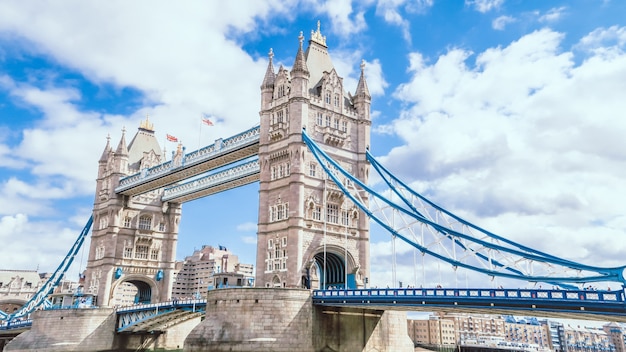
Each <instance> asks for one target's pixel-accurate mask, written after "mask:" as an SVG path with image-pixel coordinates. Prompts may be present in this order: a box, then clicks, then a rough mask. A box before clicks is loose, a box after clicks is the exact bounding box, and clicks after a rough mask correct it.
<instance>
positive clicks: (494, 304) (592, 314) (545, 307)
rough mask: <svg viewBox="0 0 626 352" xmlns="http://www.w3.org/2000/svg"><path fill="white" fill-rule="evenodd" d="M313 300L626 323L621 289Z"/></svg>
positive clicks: (138, 309) (135, 309) (185, 312)
mask: <svg viewBox="0 0 626 352" xmlns="http://www.w3.org/2000/svg"><path fill="white" fill-rule="evenodd" d="M244 289H245V288H244ZM278 290H280V289H278ZM312 302H313V305H316V306H320V307H345V308H358V309H363V308H366V309H374V310H402V311H423V312H433V311H443V312H462V313H474V314H494V315H497V314H502V315H518V316H529V315H530V316H539V317H547V318H563V319H579V320H600V321H615V322H626V301H625V298H624V292H623V291H592V290H578V291H577V290H558V289H556V290H542V289H484V288H476V289H444V288H386V289H385V288H371V289H348V290H343V289H337V290H314V291H313V292H312ZM205 308H206V300H204V299H193V300H185V301H170V302H163V303H154V304H140V305H134V306H128V307H121V308H118V309H117V310H116V314H117V327H116V330H117V332H118V333H130V334H133V333H146V332H148V333H154V332H163V331H165V330H167V328H168V327H170V326H173V325H176V324H178V323H182V322H184V321H187V320H189V319H193V318H195V317H198V316H201V315H202V314H204V311H205ZM83 309H84V308H83ZM87 309H88V308H87ZM30 324H31V321H24V322H19V323H17V322H16V323H11V324H10V325H7V324H6V322H5V323H4V324H2V325H0V337H1V336H6V335H13V336H14V335H15V333H16V332H17V331H19V332H21V331H24V330H25V329H28V328H29V327H30Z"/></svg>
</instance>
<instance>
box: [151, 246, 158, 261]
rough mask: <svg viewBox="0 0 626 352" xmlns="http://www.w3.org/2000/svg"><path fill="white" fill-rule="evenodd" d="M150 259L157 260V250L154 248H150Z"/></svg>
mask: <svg viewBox="0 0 626 352" xmlns="http://www.w3.org/2000/svg"><path fill="white" fill-rule="evenodd" d="M150 259H151V260H159V250H158V249H156V248H152V249H151V250H150Z"/></svg>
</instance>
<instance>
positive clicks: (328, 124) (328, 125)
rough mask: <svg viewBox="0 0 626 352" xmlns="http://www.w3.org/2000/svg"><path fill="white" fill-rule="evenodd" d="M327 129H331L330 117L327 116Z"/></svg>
mask: <svg viewBox="0 0 626 352" xmlns="http://www.w3.org/2000/svg"><path fill="white" fill-rule="evenodd" d="M326 127H330V116H328V115H327V116H326Z"/></svg>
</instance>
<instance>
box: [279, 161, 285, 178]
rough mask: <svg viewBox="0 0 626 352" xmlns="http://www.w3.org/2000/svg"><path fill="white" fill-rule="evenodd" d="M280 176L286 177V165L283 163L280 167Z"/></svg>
mask: <svg viewBox="0 0 626 352" xmlns="http://www.w3.org/2000/svg"><path fill="white" fill-rule="evenodd" d="M278 177H281V178H282V177H285V166H284V165H282V164H281V165H280V166H279V167H278Z"/></svg>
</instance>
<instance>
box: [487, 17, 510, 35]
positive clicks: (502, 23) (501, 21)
mask: <svg viewBox="0 0 626 352" xmlns="http://www.w3.org/2000/svg"><path fill="white" fill-rule="evenodd" d="M515 21H516V20H515V18H514V17H511V16H500V17H498V18H496V19H495V20H493V22H492V23H491V27H493V29H496V30H499V31H501V30H504V28H505V27H506V25H507V24H509V23H513V22H515Z"/></svg>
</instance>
